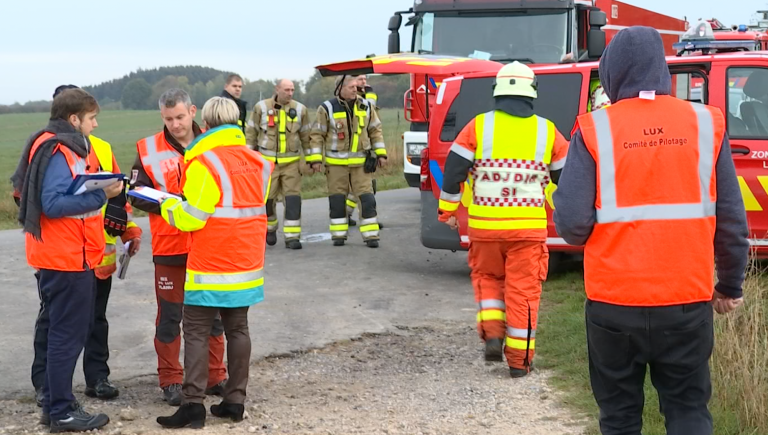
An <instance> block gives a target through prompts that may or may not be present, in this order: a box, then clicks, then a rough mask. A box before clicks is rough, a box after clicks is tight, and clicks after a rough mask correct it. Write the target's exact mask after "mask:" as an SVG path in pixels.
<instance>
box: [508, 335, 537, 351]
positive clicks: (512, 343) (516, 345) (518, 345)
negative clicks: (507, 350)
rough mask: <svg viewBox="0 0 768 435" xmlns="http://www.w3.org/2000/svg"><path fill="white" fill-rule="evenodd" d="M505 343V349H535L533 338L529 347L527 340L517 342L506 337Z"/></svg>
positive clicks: (517, 340)
mask: <svg viewBox="0 0 768 435" xmlns="http://www.w3.org/2000/svg"><path fill="white" fill-rule="evenodd" d="M506 342H507V347H511V348H512V349H517V350H525V349H530V350H534V349H536V339H535V338H532V339H531V342H530V345H528V342H527V340H519V339H517V338H512V337H507V339H506Z"/></svg>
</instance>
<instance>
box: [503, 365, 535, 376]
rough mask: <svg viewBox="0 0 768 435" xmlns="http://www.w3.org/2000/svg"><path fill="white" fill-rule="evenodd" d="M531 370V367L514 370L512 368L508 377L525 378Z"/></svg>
mask: <svg viewBox="0 0 768 435" xmlns="http://www.w3.org/2000/svg"><path fill="white" fill-rule="evenodd" d="M531 370H533V367H528V368H527V369H516V368H514V367H510V368H509V376H511V377H513V378H522V377H524V376H527V375H528V373H530V372H531Z"/></svg>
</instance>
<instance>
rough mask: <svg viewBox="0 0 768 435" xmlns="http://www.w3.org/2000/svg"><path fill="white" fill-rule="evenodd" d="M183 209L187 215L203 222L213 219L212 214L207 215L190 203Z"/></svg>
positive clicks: (183, 206)
mask: <svg viewBox="0 0 768 435" xmlns="http://www.w3.org/2000/svg"><path fill="white" fill-rule="evenodd" d="M182 208H183V209H184V211H185V212H187V214H189V215H190V216H192V217H194V218H195V219H199V220H201V221H205V220H208V218H209V217H211V214H210V213H206V212H204V211H202V210H200V209H199V208H197V207H195V206H194V205H192V204H190V203H188V202H185V203H184V204H183V205H182Z"/></svg>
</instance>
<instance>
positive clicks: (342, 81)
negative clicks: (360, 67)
mask: <svg viewBox="0 0 768 435" xmlns="http://www.w3.org/2000/svg"><path fill="white" fill-rule="evenodd" d="M357 77H358V76H350V75H346V74H345V75H341V76H337V77H336V89H341V88H343V87H344V85H346V84H347V83H349V82H351V81H352V80H357Z"/></svg>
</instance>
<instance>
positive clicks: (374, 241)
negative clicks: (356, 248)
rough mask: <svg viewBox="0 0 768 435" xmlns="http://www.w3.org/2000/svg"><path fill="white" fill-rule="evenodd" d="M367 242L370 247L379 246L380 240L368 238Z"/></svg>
mask: <svg viewBox="0 0 768 435" xmlns="http://www.w3.org/2000/svg"><path fill="white" fill-rule="evenodd" d="M365 244H366V245H368V247H369V248H378V247H379V241H378V240H366V241H365Z"/></svg>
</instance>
